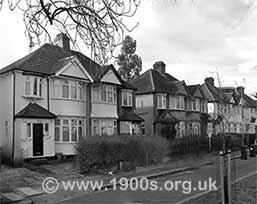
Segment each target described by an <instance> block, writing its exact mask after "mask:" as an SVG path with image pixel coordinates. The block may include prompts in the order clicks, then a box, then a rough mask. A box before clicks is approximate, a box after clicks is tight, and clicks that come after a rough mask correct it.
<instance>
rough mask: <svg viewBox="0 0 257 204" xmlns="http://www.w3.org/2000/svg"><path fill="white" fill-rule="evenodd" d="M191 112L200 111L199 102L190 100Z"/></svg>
mask: <svg viewBox="0 0 257 204" xmlns="http://www.w3.org/2000/svg"><path fill="white" fill-rule="evenodd" d="M192 111H200V100H199V99H197V98H196V99H192Z"/></svg>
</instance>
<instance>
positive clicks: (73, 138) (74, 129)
mask: <svg viewBox="0 0 257 204" xmlns="http://www.w3.org/2000/svg"><path fill="white" fill-rule="evenodd" d="M71 141H72V142H77V126H73V127H72V128H71Z"/></svg>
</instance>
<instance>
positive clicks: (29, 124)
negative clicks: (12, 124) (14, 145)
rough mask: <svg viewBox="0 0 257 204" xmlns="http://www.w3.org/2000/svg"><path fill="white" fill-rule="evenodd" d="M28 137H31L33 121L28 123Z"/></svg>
mask: <svg viewBox="0 0 257 204" xmlns="http://www.w3.org/2000/svg"><path fill="white" fill-rule="evenodd" d="M27 137H31V123H27Z"/></svg>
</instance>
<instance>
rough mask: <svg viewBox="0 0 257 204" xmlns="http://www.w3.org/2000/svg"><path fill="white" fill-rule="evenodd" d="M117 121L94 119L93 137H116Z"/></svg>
mask: <svg viewBox="0 0 257 204" xmlns="http://www.w3.org/2000/svg"><path fill="white" fill-rule="evenodd" d="M116 126H117V124H116V120H112V119H93V120H92V135H93V136H95V135H99V136H101V135H114V134H116V129H117V127H116Z"/></svg>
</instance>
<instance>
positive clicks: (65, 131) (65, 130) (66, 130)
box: [62, 126, 70, 142]
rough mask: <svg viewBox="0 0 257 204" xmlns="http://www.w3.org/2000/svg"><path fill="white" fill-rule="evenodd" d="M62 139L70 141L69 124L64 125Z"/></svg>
mask: <svg viewBox="0 0 257 204" xmlns="http://www.w3.org/2000/svg"><path fill="white" fill-rule="evenodd" d="M62 137H63V138H62V139H63V141H64V142H69V140H70V139H69V127H68V126H63V127H62Z"/></svg>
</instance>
